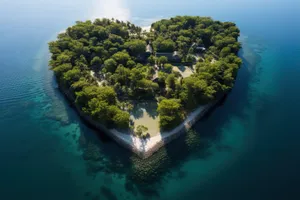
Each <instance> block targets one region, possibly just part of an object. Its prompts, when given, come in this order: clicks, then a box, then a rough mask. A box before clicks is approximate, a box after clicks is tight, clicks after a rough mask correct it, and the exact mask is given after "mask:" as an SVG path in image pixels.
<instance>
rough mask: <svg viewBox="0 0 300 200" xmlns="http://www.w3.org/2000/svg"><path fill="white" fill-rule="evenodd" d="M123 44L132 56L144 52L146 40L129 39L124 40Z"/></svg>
mask: <svg viewBox="0 0 300 200" xmlns="http://www.w3.org/2000/svg"><path fill="white" fill-rule="evenodd" d="M124 46H125V48H126V49H127V50H128V52H130V54H131V55H134V56H137V55H139V54H142V53H145V51H146V42H145V41H143V40H138V39H134V40H130V41H128V42H126V43H125V45H124Z"/></svg>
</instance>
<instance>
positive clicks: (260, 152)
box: [0, 0, 300, 200]
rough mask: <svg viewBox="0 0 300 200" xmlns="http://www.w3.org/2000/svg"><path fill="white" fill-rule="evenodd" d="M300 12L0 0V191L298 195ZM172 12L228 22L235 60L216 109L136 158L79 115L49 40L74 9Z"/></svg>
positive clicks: (285, 5) (20, 195)
mask: <svg viewBox="0 0 300 200" xmlns="http://www.w3.org/2000/svg"><path fill="white" fill-rule="evenodd" d="M299 11H300V4H299V2H297V1H296V0H295V1H293V0H288V1H279V0H277V1H272V2H271V1H268V0H266V1H257V0H254V1H239V2H236V1H233V0H225V1H222V2H221V1H210V2H204V1H200V0H199V1H196V0H191V1H188V2H182V1H172V2H171V1H157V0H153V1H151V2H144V1H121V0H114V1H109V2H108V1H106V2H104V1H90V2H87V3H82V2H80V1H79V0H75V1H74V0H73V1H69V0H67V1H64V2H60V1H53V0H52V1H50V0H45V1H37V0H28V1H26V3H24V2H21V1H19V2H18V1H14V2H10V1H5V0H2V1H1V0H0V16H1V17H0V24H1V27H0V35H1V37H0V44H1V46H0V128H1V129H0V133H1V135H0V136H1V139H0V158H1V164H0V175H1V183H0V192H1V199H5V200H6V199H9V200H10V199H33V200H35V199H101V200H102V199H111V200H114V199H187V198H189V199H221V198H222V199H249V200H250V199H272V200H273V199H299V194H298V188H299V184H300V174H299V172H298V168H299V165H300V157H299V155H298V152H299V151H300V145H299V139H300V136H299V131H298V127H299V126H298V123H299V118H298V116H299V114H298V113H299V112H300V103H299V102H300V95H299V92H298V91H299V78H300V64H299V63H300V62H299V61H300V59H299V55H300V39H299V38H298V35H299V33H300V26H299V25H298V24H297V21H298V20H299V19H300V14H299V13H300V12H299ZM278 13H280V15H279V14H278ZM179 14H180V15H182V14H189V15H209V16H212V17H213V18H215V19H218V20H231V21H235V22H236V23H237V24H238V26H239V27H240V28H241V32H242V36H241V38H240V41H241V42H242V46H243V49H242V50H241V51H240V56H241V57H242V59H243V62H244V64H243V66H242V68H241V69H240V72H239V75H238V78H237V82H236V86H235V87H234V89H233V91H232V92H231V93H230V95H229V96H228V98H227V99H226V100H225V101H224V102H222V104H221V105H220V106H219V107H217V108H216V109H215V110H214V111H213V112H212V113H211V114H210V115H209V116H207V117H206V118H205V119H203V120H201V121H200V122H199V123H197V124H196V126H195V127H194V129H193V130H192V131H190V132H189V133H188V134H187V135H186V136H185V137H182V138H180V139H178V140H177V141H174V142H173V143H171V144H170V145H167V146H166V147H165V148H163V149H161V150H160V151H159V152H158V153H157V154H155V155H154V156H153V157H151V158H150V159H147V160H145V161H141V160H140V159H138V158H137V157H135V156H134V155H132V153H130V152H128V151H125V150H124V149H123V148H121V147H119V146H118V145H116V144H115V143H114V142H112V141H111V140H109V139H108V138H107V137H106V136H105V135H103V134H102V133H99V132H98V133H97V132H95V131H94V130H92V129H90V128H89V127H87V126H86V125H84V124H83V123H82V122H81V121H80V119H79V118H78V116H77V115H76V113H75V112H74V111H73V110H72V109H71V108H70V107H69V105H68V103H67V102H66V100H65V99H64V98H63V96H62V95H61V94H60V93H59V91H58V89H57V86H56V83H55V80H54V78H53V74H52V72H50V71H49V70H48V66H47V62H48V57H49V54H48V51H47V42H48V41H50V40H51V39H54V38H55V35H56V34H57V33H58V32H59V31H61V30H63V29H64V28H66V27H67V26H69V25H71V24H72V23H74V21H76V20H78V19H88V18H92V17H101V16H109V17H112V16H116V17H120V18H122V19H129V20H132V21H133V22H135V23H137V24H139V25H141V26H147V25H149V24H150V23H151V21H152V20H154V19H159V18H162V17H168V16H173V15H179Z"/></svg>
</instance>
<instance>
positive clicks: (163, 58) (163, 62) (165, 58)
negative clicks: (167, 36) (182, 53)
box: [157, 56, 168, 65]
mask: <svg viewBox="0 0 300 200" xmlns="http://www.w3.org/2000/svg"><path fill="white" fill-rule="evenodd" d="M157 62H158V64H160V65H163V64H165V63H167V62H168V58H167V57H166V56H161V57H159V58H158V59H157Z"/></svg>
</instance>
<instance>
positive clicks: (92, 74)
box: [90, 71, 104, 86]
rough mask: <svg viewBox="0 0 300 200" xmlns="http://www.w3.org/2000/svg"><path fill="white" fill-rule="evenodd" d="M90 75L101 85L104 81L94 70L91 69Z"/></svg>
mask: <svg viewBox="0 0 300 200" xmlns="http://www.w3.org/2000/svg"><path fill="white" fill-rule="evenodd" d="M90 75H91V76H92V77H94V78H95V79H96V80H97V83H98V85H99V86H101V85H102V84H103V83H104V81H99V79H98V78H97V77H96V76H95V72H94V71H90Z"/></svg>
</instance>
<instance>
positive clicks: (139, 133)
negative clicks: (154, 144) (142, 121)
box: [135, 125, 148, 137]
mask: <svg viewBox="0 0 300 200" xmlns="http://www.w3.org/2000/svg"><path fill="white" fill-rule="evenodd" d="M147 131H148V128H147V127H146V126H144V125H138V126H137V127H136V131H135V134H136V135H137V136H139V137H145V136H146V134H147Z"/></svg>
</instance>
